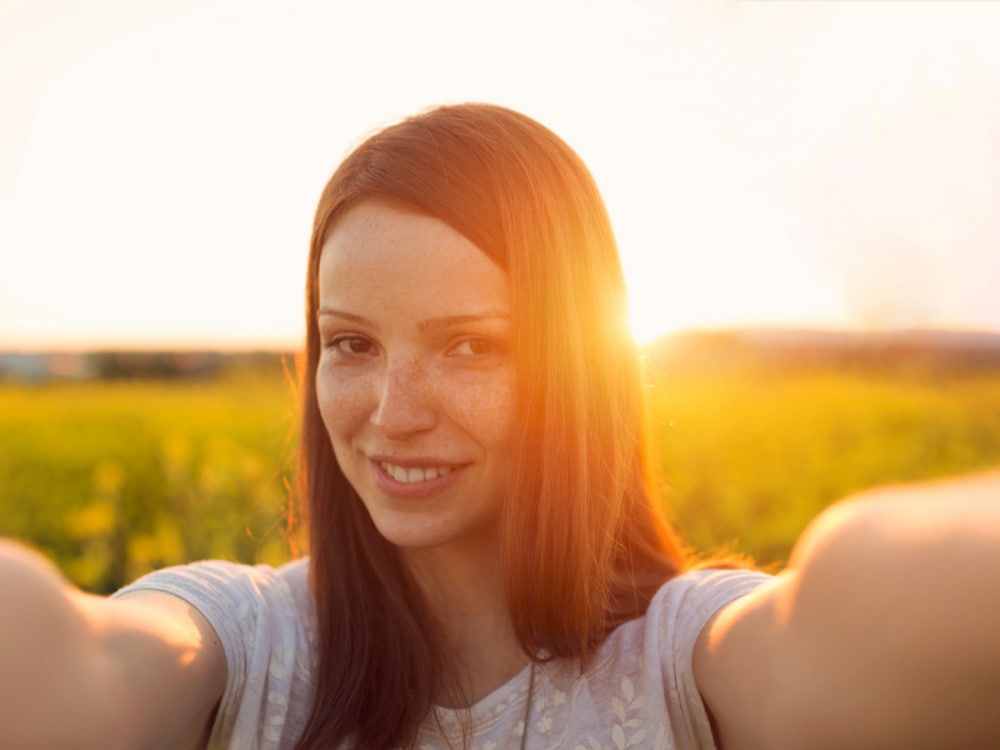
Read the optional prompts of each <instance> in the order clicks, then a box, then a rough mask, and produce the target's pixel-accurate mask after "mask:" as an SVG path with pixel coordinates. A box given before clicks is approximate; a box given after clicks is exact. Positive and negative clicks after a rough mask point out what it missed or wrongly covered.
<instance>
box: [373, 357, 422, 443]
mask: <svg viewBox="0 0 1000 750" xmlns="http://www.w3.org/2000/svg"><path fill="white" fill-rule="evenodd" d="M432 391H433V389H432V387H431V384H430V382H429V380H428V376H427V373H426V372H425V371H424V370H423V369H422V368H421V367H420V366H419V365H418V364H415V363H411V362H407V363H395V364H390V365H389V366H388V367H387V368H386V370H385V371H384V373H383V376H382V378H381V382H380V383H379V386H378V394H377V399H378V402H377V404H376V405H375V410H374V411H373V412H372V415H371V422H372V424H373V425H375V426H376V427H377V428H378V429H379V430H381V431H382V433H383V434H384V435H385V436H386V437H388V438H391V439H393V440H402V439H405V438H407V437H409V436H411V435H414V434H418V433H421V432H427V431H429V430H432V429H434V427H435V425H437V420H438V414H437V410H436V409H435V408H434V399H433V392H432Z"/></svg>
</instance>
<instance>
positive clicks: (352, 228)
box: [316, 201, 516, 548]
mask: <svg viewBox="0 0 1000 750" xmlns="http://www.w3.org/2000/svg"><path fill="white" fill-rule="evenodd" d="M318 322H319V334H320V340H321V342H322V345H323V349H322V353H321V355H320V360H319V366H318V369H317V372H316V388H317V393H318V397H319V408H320V413H321V414H322V417H323V422H324V423H325V425H326V429H327V431H328V433H329V435H330V441H331V442H332V444H333V450H334V453H335V454H336V457H337V462H338V463H339V464H340V468H341V470H342V471H343V472H344V475H345V476H346V477H347V479H348V481H349V482H350V483H351V485H352V486H353V487H354V488H355V490H357V492H358V495H360V497H361V500H362V502H364V504H365V507H366V508H367V509H368V512H369V513H370V514H371V517H372V520H373V521H374V523H375V526H376V527H377V528H378V530H379V532H380V533H381V534H382V535H383V536H384V537H385V538H386V539H387V540H388V541H390V542H392V543H393V544H396V545H398V546H400V547H406V548H425V547H436V546H440V545H447V544H454V543H468V542H471V543H473V544H478V543H480V540H481V537H482V535H483V534H489V533H491V532H492V530H493V529H494V521H495V519H496V515H497V511H498V509H499V506H500V502H501V497H502V495H503V488H504V482H505V477H506V475H507V474H508V472H509V469H510V442H511V433H512V426H513V421H514V413H515V399H516V396H515V388H516V386H515V372H514V363H513V361H512V359H511V351H510V292H509V287H508V283H507V275H506V274H505V273H504V271H503V270H501V269H500V268H499V267H498V266H497V265H496V264H494V263H493V261H491V260H490V259H489V258H488V257H487V256H486V255H485V254H484V253H483V252H482V251H481V250H479V248H478V247H477V246H476V245H474V244H473V243H472V242H470V241H469V240H467V239H466V238H465V237H463V236H462V235H460V234H459V233H458V232H456V231H455V230H454V229H452V228H451V227H450V226H449V225H447V224H445V223H444V222H441V221H438V220H437V219H432V218H429V217H427V216H422V215H420V214H416V213H411V212H407V211H405V210H401V209H399V208H395V207H391V206H389V205H387V204H384V203H379V202H374V201H366V202H363V203H361V204H359V205H357V206H354V207H352V208H351V209H350V210H348V211H347V213H345V214H344V216H342V217H341V218H340V219H339V220H338V221H337V222H336V225H335V227H334V229H333V231H332V233H331V234H330V237H329V239H328V240H327V242H326V243H325V244H324V246H323V249H322V255H321V258H320V265H319V310H318Z"/></svg>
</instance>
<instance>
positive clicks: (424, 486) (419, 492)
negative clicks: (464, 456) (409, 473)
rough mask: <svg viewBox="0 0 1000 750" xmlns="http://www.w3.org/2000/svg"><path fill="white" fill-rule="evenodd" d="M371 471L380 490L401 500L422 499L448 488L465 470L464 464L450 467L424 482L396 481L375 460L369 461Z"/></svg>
mask: <svg viewBox="0 0 1000 750" xmlns="http://www.w3.org/2000/svg"><path fill="white" fill-rule="evenodd" d="M371 466H372V473H373V474H374V475H375V486H376V487H378V488H379V489H380V490H382V492H384V493H386V494H387V495H391V496H392V497H395V498H399V499H401V500H423V499H425V498H428V497H431V496H432V495H436V494H437V493H439V492H443V491H444V490H446V489H448V488H449V487H451V486H452V485H454V484H455V482H457V481H458V479H459V475H460V474H461V473H462V472H463V471H465V467H464V466H455V467H452V470H451V471H449V472H448V473H447V474H445V475H444V476H439V477H435V478H434V479H428V480H426V481H424V482H397V481H396V480H395V479H393V478H392V477H391V476H390V475H389V473H388V472H386V470H385V469H384V468H383V467H382V464H380V463H379V462H377V461H372V462H371Z"/></svg>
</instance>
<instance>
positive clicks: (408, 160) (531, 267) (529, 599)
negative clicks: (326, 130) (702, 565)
mask: <svg viewBox="0 0 1000 750" xmlns="http://www.w3.org/2000/svg"><path fill="white" fill-rule="evenodd" d="M364 200H382V201H387V202H391V203H394V204H397V205H401V206H404V207H407V208H409V209H412V210H414V211H417V212H420V213H423V214H426V215H429V216H432V217H434V218H436V219H439V220H441V221H443V222H445V223H447V224H449V225H451V226H452V227H453V228H454V229H456V230H457V231H458V232H459V233H461V234H462V235H464V236H465V237H466V238H467V239H469V240H470V241H472V242H473V243H474V244H475V245H477V246H478V247H479V248H480V249H481V250H482V251H483V252H484V253H486V254H488V255H489V256H490V257H491V258H493V260H494V261H495V262H497V263H498V264H499V265H500V266H501V267H502V268H503V269H505V271H506V272H507V274H508V278H509V282H510V289H511V314H512V321H511V325H512V330H513V356H514V361H515V363H516V369H517V377H518V409H519V414H518V415H517V416H518V419H517V424H518V425H519V427H518V429H519V434H518V435H517V437H516V439H515V445H514V446H513V456H514V458H513V463H514V469H513V471H512V472H511V475H510V477H509V480H508V486H507V488H506V493H505V499H504V505H503V508H502V511H501V517H502V521H501V524H502V526H501V544H502V555H503V559H502V570H503V575H504V580H505V587H506V592H507V600H508V609H509V612H510V616H511V618H512V622H513V624H514V627H515V630H516V633H517V636H518V639H519V641H520V643H521V645H522V647H523V649H524V651H525V653H527V654H528V655H529V656H531V657H532V658H534V659H541V658H572V659H579V660H584V661H585V660H586V659H587V658H588V657H589V655H590V654H591V653H592V652H593V650H594V648H595V647H596V646H597V645H598V644H599V643H600V642H601V641H602V639H603V638H604V637H605V636H606V635H607V633H608V632H609V631H610V630H611V629H613V628H614V627H616V626H617V625H618V624H620V623H622V622H624V621H627V620H629V619H633V618H635V617H637V616H639V615H641V614H642V613H643V612H644V611H645V610H646V607H647V606H648V603H649V601H650V599H651V598H652V596H653V594H654V593H655V592H656V590H657V589H658V588H659V587H660V586H661V585H662V584H663V583H664V581H666V580H667V579H669V578H671V577H672V576H674V575H676V574H677V573H678V572H679V571H680V569H681V567H682V566H683V556H682V553H681V551H680V548H679V546H678V545H677V543H676V542H675V540H674V538H673V536H672V535H671V534H670V532H669V530H668V528H667V526H666V524H665V523H664V522H663V521H662V519H661V517H660V514H659V511H658V509H657V504H656V502H655V500H654V498H653V495H652V491H651V483H650V480H649V475H648V469H649V467H648V465H647V464H648V462H647V460H646V456H645V450H646V447H645V446H646V443H645V437H644V429H643V422H644V420H643V414H642V410H643V408H642V403H641V389H640V376H639V365H638V359H637V356H636V352H635V345H634V343H633V341H632V338H631V336H630V335H629V333H628V328H627V323H626V320H627V318H626V313H627V310H626V305H627V303H626V292H625V283H624V278H623V275H622V271H621V266H620V261H619V258H618V253H617V248H616V245H615V239H614V235H613V233H612V230H611V226H610V222H609V219H608V216H607V212H606V209H605V207H604V204H603V201H602V199H601V197H600V194H599V192H598V190H597V187H596V185H595V183H594V181H593V178H592V177H591V175H590V173H589V172H588V170H587V168H586V167H585V166H584V164H583V162H582V161H581V160H580V158H579V157H578V156H577V155H576V154H575V153H574V152H573V151H572V150H571V149H570V148H569V146H567V145H566V144H565V143H564V142H563V141H562V140H560V139H559V138H558V137H557V136H556V135H555V134H553V133H552V132H551V131H550V130H548V129H546V128H545V127H543V126H542V125H540V124H538V123H537V122H535V121H534V120H532V119H530V118H528V117H526V116H524V115H521V114H519V113H517V112H514V111H512V110H508V109H504V108H502V107H497V106H492V105H481V104H465V105H455V106H446V107H440V108H437V109H433V110H430V111H427V112H425V113H423V114H420V115H417V116H415V117H412V118H410V119H408V120H405V121H403V122H400V123H398V124H396V125H392V126H390V127H388V128H386V129H384V130H382V131H380V132H378V133H376V134H375V135H373V136H372V137H370V138H369V139H368V140H367V141H365V142H364V143H362V144H361V145H360V146H359V147H358V148H357V149H356V150H355V151H354V152H353V153H352V154H350V155H349V156H348V157H347V159H346V160H345V161H344V162H343V163H342V164H341V166H340V167H339V168H338V169H337V171H336V173H335V174H334V175H333V177H332V178H331V180H330V181H329V183H328V184H327V186H326V188H325V189H324V191H323V194H322V197H321V198H320V201H319V206H318V208H317V211H316V217H315V223H314V226H313V234H312V240H311V245H310V256H309V267H308V277H307V300H306V325H307V337H306V370H305V382H304V385H303V392H302V408H303V414H302V434H301V440H300V450H301V467H300V468H301V480H302V483H303V486H302V496H303V497H304V498H305V503H306V512H307V516H308V522H309V526H310V532H309V533H310V554H311V571H312V573H311V575H312V580H311V583H312V587H313V590H314V595H315V600H316V607H317V621H318V637H319V644H318V648H319V657H318V658H319V665H318V684H317V693H316V698H315V703H314V706H313V710H312V714H311V717H310V720H309V723H308V725H307V727H306V730H305V732H304V734H303V736H302V738H301V740H300V741H299V744H298V750H320V748H323V749H324V750H326V749H328V748H331V747H339V746H340V745H341V744H342V743H345V742H346V741H348V740H350V741H351V742H353V743H355V746H356V747H358V748H363V749H364V750H374V749H376V748H378V749H387V748H406V747H410V746H412V745H413V743H414V740H415V737H416V733H417V729H418V727H419V725H420V722H421V721H422V720H423V719H424V717H425V716H426V715H427V714H428V712H429V711H430V709H431V707H432V705H433V699H434V697H435V696H437V695H440V694H441V693H442V691H447V690H448V689H449V686H450V685H451V681H450V678H449V676H448V675H449V669H448V665H449V663H450V658H451V655H450V654H449V653H448V652H447V651H446V650H445V648H444V647H443V639H442V638H441V637H439V632H440V627H439V625H438V624H437V623H436V622H435V621H434V620H433V618H432V617H431V615H430V613H429V610H428V608H427V606H426V604H425V602H424V601H423V599H422V596H421V594H420V592H419V590H418V589H417V587H416V586H415V585H414V582H413V580H412V579H411V577H410V575H409V573H408V570H407V569H406V567H405V566H404V565H403V563H402V561H401V559H400V555H399V554H398V553H397V550H396V549H395V548H394V547H393V546H392V545H390V544H389V543H387V542H386V541H385V540H384V539H383V538H382V537H381V536H380V535H379V533H378V531H377V530H376V528H375V526H374V524H373V523H372V521H371V519H370V517H369V516H368V514H367V511H366V510H365V508H364V506H363V505H362V503H361V502H360V500H359V498H358V496H357V494H356V493H355V491H354V489H353V488H352V487H351V485H350V484H349V483H348V482H347V480H346V479H345V478H344V476H343V474H342V473H341V471H340V469H339V468H338V466H337V462H336V460H335V458H334V455H333V451H332V448H331V445H330V440H329V438H328V436H327V433H326V431H325V428H324V425H323V423H322V420H321V418H320V413H319V409H318V404H317V395H316V380H315V373H316V368H317V363H318V360H319V354H320V346H321V342H320V339H319V333H318V328H317V321H316V310H317V306H318V289H317V269H318V265H319V256H320V252H321V248H322V247H323V244H324V242H325V240H326V238H327V236H328V235H329V233H330V231H331V229H332V227H333V226H334V225H335V224H336V221H337V218H338V217H339V216H340V215H342V214H343V213H344V211H345V210H346V209H347V208H349V207H350V206H352V205H355V204H357V203H359V202H360V201H364Z"/></svg>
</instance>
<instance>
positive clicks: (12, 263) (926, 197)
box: [0, 0, 1000, 350]
mask: <svg viewBox="0 0 1000 750" xmlns="http://www.w3.org/2000/svg"><path fill="white" fill-rule="evenodd" d="M998 39H1000V2H997V1H994V0H912V1H911V0H870V1H869V0H505V1H504V2H503V3H498V2H473V1H471V0H421V2H411V1H409V0H371V1H370V2H361V0H353V1H351V2H341V1H340V0H323V1H319V0H317V1H315V2H310V1H309V0H300V1H298V2H294V1H293V2H287V3H278V2H257V1H256V0H88V2H86V3H82V2H77V0H0V92H2V97H3V98H2V101H3V115H2V117H0V350H3V349H20V350H39V349H87V348H142V349H157V348H222V349H238V348H247V347H253V348H283V349H285V348H297V347H298V346H299V345H300V342H301V339H302V332H303V330H304V326H303V316H304V309H303V289H304V270H305V260H306V254H307V244H308V238H309V231H310V227H311V221H312V212H313V210H314V208H315V203H316V200H317V199H318V197H319V193H320V191H321V189H322V187H323V185H324V184H325V182H326V180H327V179H328V178H329V176H330V174H331V173H332V172H333V170H334V169H335V168H336V166H337V164H338V163H339V161H340V160H341V159H342V158H343V157H344V156H345V155H346V153H347V152H348V151H349V150H350V148H351V147H352V146H354V145H356V144H357V143H358V142H359V141H360V140H361V139H362V138H363V137H364V136H365V135H366V134H369V133H371V132H372V131H373V130H375V129H377V128H378V127H380V126H383V125H385V124H388V123H391V122H393V121H396V120H398V119H400V118H402V117H405V116H407V115H410V114H412V113H414V112H416V111H419V110H421V109H423V108H426V107H428V106H430V105H434V104H442V103H450V102H459V101H470V100H471V101H489V102H495V103H497V104H502V105H505V106H508V107H513V108H514V109H518V110H521V111H523V112H525V113H526V114H528V115H530V116H532V117H534V118H535V119H537V120H539V121H541V122H542V123H544V124H546V125H548V126H549V127H550V128H552V129H553V130H555V131H556V132H557V133H558V134H560V135H561V136H562V137H563V138H564V139H565V140H566V141H567V142H568V143H569V144H570V145H571V146H572V147H573V148H574V149H575V150H577V152H578V153H580V155H581V156H582V157H583V159H584V161H585V162H586V163H587V164H588V165H589V167H590V168H591V170H592V171H593V173H594V175H595V177H596V179H597V182H598V185H599V186H600V187H601V189H602V192H603V194H604V197H605V200H606V202H607V204H608V208H609V211H610V213H611V217H612V222H613V224H614V227H615V231H616V235H617V238H618V243H619V248H620V251H621V254H622V260H623V264H624V267H625V272H626V277H627V280H628V283H629V289H630V296H631V310H632V324H633V331H634V333H635V335H636V337H637V339H639V340H640V341H648V340H650V339H652V338H654V337H655V336H657V335H660V334H662V333H666V332H670V331H676V330H681V329H688V328H718V327H733V326H756V325H767V326H784V327H811V326H818V327H848V328H862V329H876V330H885V329H894V328H911V327H919V328H925V327H940V328H963V329H975V330H996V331H1000V43H998V42H997V40H998Z"/></svg>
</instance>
